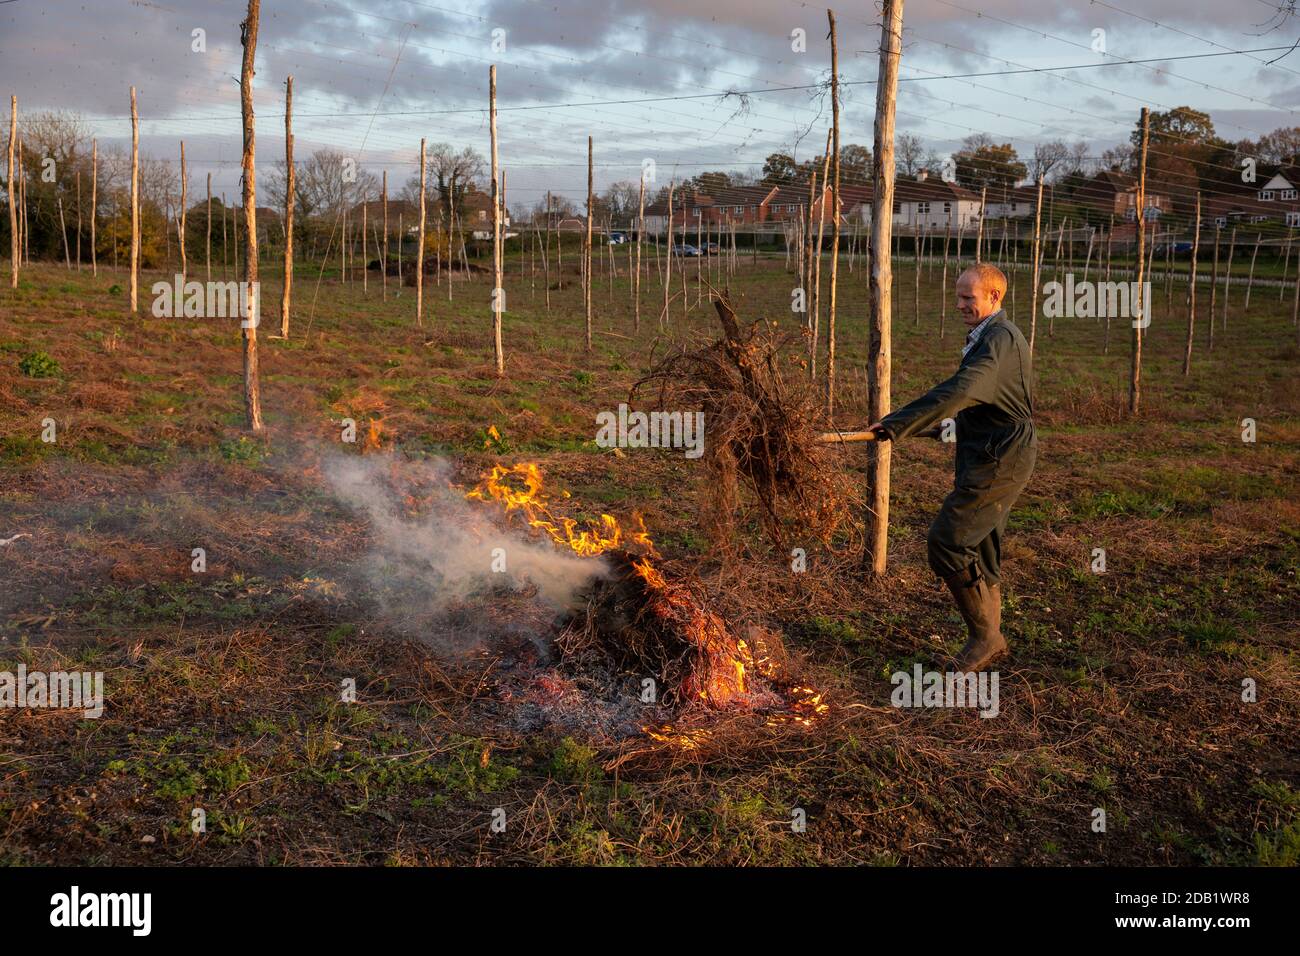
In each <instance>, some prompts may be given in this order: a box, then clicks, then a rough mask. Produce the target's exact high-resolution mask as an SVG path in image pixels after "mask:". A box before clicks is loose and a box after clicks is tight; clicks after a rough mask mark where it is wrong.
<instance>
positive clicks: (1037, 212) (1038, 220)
mask: <svg viewBox="0 0 1300 956" xmlns="http://www.w3.org/2000/svg"><path fill="white" fill-rule="evenodd" d="M1042 228H1043V181H1042V180H1041V179H1040V180H1038V198H1037V200H1035V201H1034V264H1033V267H1032V269H1031V272H1032V275H1033V277H1034V278H1033V281H1034V284H1033V288H1031V289H1030V291H1029V354H1030V356H1033V354H1034V334H1035V333H1036V332H1037V331H1038V279H1039V276H1040V274H1041V270H1042V268H1043V234H1042Z"/></svg>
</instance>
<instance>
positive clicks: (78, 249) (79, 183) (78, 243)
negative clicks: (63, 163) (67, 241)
mask: <svg viewBox="0 0 1300 956" xmlns="http://www.w3.org/2000/svg"><path fill="white" fill-rule="evenodd" d="M77 271H78V272H80V271H81V170H80V169H78V170H77Z"/></svg>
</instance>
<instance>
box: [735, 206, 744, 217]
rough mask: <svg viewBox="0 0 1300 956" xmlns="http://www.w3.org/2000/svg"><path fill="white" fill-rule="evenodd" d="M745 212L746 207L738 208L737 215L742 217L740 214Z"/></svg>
mask: <svg viewBox="0 0 1300 956" xmlns="http://www.w3.org/2000/svg"><path fill="white" fill-rule="evenodd" d="M744 211H745V207H744V206H737V207H736V209H735V212H736V215H740V214H741V213H743V212H744Z"/></svg>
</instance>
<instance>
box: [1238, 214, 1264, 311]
mask: <svg viewBox="0 0 1300 956" xmlns="http://www.w3.org/2000/svg"><path fill="white" fill-rule="evenodd" d="M1263 239H1264V235H1263V233H1256V234H1255V251H1254V252H1252V253H1251V254H1250V272H1249V273H1248V274H1247V275H1246V301H1245V302H1244V303H1243V304H1242V306H1241V317H1242V318H1243V319H1244V318H1246V317H1247V314H1248V313H1249V312H1250V288H1251V286H1253V285H1254V284H1255V260H1256V259H1258V258H1259V244H1260V242H1261V241H1263Z"/></svg>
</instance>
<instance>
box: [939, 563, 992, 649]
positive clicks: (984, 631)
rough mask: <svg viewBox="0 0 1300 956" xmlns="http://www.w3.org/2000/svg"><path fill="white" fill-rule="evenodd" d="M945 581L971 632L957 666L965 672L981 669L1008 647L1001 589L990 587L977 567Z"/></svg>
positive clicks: (968, 630)
mask: <svg viewBox="0 0 1300 956" xmlns="http://www.w3.org/2000/svg"><path fill="white" fill-rule="evenodd" d="M943 580H944V583H945V584H946V585H948V590H949V591H951V592H952V597H953V600H954V601H955V602H956V603H957V610H958V611H959V612H961V616H962V620H963V621H965V622H966V631H967V633H968V634H969V637H968V639H967V641H966V645H965V646H964V647H963V648H962V649H961V651H960V652H959V653H958V654H957V657H956V659H955V662H954V667H955V668H956V670H958V671H960V672H962V673H967V672H975V671H982V670H983V669H984V668H986V667H988V665H989V664H990V663H992V662H993V660H994V659H995V658H997V657H998V656H1000V655H1001V654H1003V653H1005V652H1006V650H1007V641H1006V638H1004V637H1003V636H1002V630H1001V622H1002V589H1001V588H1000V587H998V586H997V585H993V586H990V585H989V584H988V582H986V581H985V580H984V578H983V576H982V575H980V574H979V573H978V572H977V571H976V570H975V568H974V567H970V568H967V569H966V570H965V571H960V572H958V573H957V574H953V575H949V576H948V577H946V578H944V579H943Z"/></svg>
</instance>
